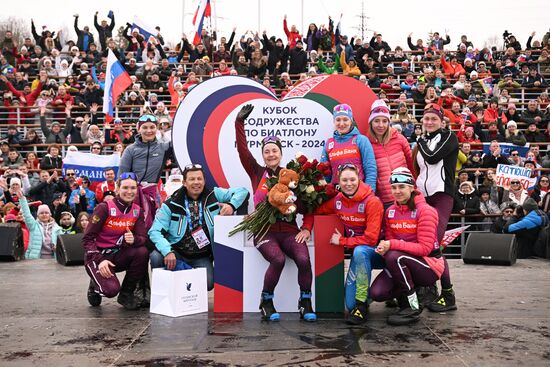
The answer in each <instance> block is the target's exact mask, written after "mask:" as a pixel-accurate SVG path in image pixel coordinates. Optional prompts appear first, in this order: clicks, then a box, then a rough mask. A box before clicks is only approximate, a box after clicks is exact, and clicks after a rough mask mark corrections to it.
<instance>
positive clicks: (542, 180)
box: [540, 180, 548, 183]
mask: <svg viewBox="0 0 550 367" xmlns="http://www.w3.org/2000/svg"><path fill="white" fill-rule="evenodd" d="M540 182H546V183H548V180H540Z"/></svg>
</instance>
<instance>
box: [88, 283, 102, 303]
mask: <svg viewBox="0 0 550 367" xmlns="http://www.w3.org/2000/svg"><path fill="white" fill-rule="evenodd" d="M88 303H89V304H90V306H93V307H97V306H99V305H100V304H101V295H100V294H99V293H98V292H97V291H96V290H95V283H94V281H93V280H91V279H90V285H89V286H88Z"/></svg>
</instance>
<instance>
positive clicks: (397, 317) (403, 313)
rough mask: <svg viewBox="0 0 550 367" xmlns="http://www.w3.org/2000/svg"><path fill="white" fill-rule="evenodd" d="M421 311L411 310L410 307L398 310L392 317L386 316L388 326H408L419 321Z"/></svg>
mask: <svg viewBox="0 0 550 367" xmlns="http://www.w3.org/2000/svg"><path fill="white" fill-rule="evenodd" d="M421 313H422V309H421V308H419V309H418V310H413V309H412V308H411V307H410V306H408V307H404V308H401V309H399V311H397V312H396V313H394V314H393V315H389V316H388V319H387V321H388V324H389V325H393V326H399V325H410V324H414V323H415V322H418V320H420V314H421Z"/></svg>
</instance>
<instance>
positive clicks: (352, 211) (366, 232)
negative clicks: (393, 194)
mask: <svg viewBox="0 0 550 367" xmlns="http://www.w3.org/2000/svg"><path fill="white" fill-rule="evenodd" d="M338 178H339V181H338V183H339V184H340V191H341V192H340V193H338V195H336V196H335V197H333V198H332V199H330V200H329V201H327V202H325V203H323V205H321V206H320V207H319V208H317V210H316V214H336V215H338V217H339V218H340V219H341V220H342V222H343V223H344V233H343V234H340V232H338V230H335V231H334V234H333V235H332V238H331V240H330V243H331V244H333V245H336V246H344V247H346V248H351V249H353V256H352V258H351V263H350V266H349V271H348V274H347V276H346V291H345V303H346V308H347V309H348V311H349V317H348V320H347V321H348V322H349V323H351V324H356V325H357V324H362V323H364V322H365V321H367V319H366V312H367V307H368V303H369V302H368V299H369V285H370V282H371V272H372V269H382V268H383V267H384V261H383V259H382V257H381V256H380V255H378V254H377V253H376V252H375V251H374V249H375V247H376V245H377V243H378V239H379V238H380V228H381V225H382V216H383V213H384V209H383V207H382V202H381V201H380V199H379V198H378V197H376V196H375V195H374V192H373V190H372V189H371V187H370V186H369V185H367V184H366V183H364V182H362V181H361V179H360V178H359V169H358V168H357V167H356V166H354V165H353V164H351V163H347V164H343V165H341V166H340V167H338Z"/></svg>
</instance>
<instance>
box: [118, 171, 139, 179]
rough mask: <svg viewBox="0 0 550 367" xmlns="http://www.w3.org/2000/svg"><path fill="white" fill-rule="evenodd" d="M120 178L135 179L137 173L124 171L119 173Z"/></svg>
mask: <svg viewBox="0 0 550 367" xmlns="http://www.w3.org/2000/svg"><path fill="white" fill-rule="evenodd" d="M120 179H121V180H127V179H131V180H134V181H137V175H136V174H135V173H134V172H124V173H123V174H121V175H120Z"/></svg>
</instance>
